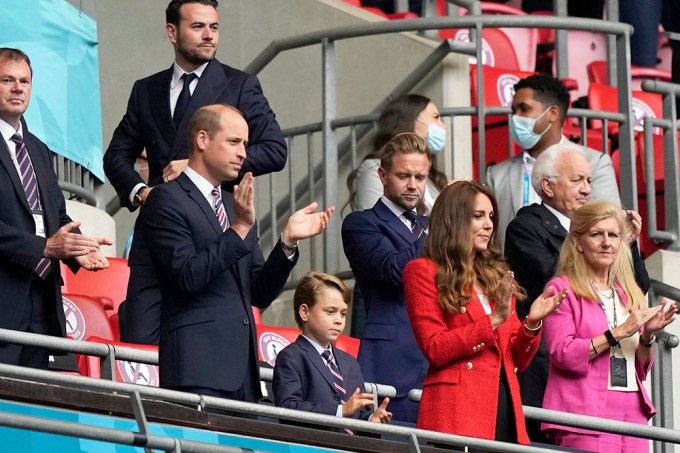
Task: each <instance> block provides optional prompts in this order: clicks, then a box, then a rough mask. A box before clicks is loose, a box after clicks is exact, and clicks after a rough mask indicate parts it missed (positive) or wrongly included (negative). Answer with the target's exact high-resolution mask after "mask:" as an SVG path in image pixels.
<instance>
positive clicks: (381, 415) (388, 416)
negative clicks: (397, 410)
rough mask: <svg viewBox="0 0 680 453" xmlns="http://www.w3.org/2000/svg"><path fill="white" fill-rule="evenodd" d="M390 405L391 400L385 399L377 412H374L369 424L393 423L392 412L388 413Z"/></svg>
mask: <svg viewBox="0 0 680 453" xmlns="http://www.w3.org/2000/svg"><path fill="white" fill-rule="evenodd" d="M389 403H390V399H389V398H385V399H384V400H383V402H382V404H381V405H380V407H379V408H378V410H377V411H375V412H373V415H371V418H369V419H368V421H369V422H373V423H389V422H391V421H392V412H388V411H387V405H388V404H389Z"/></svg>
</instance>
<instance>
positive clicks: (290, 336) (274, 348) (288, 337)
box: [255, 324, 300, 366]
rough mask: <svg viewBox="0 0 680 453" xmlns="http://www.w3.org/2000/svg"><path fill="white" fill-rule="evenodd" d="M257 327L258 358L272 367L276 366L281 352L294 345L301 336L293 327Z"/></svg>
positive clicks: (259, 325)
mask: <svg viewBox="0 0 680 453" xmlns="http://www.w3.org/2000/svg"><path fill="white" fill-rule="evenodd" d="M255 327H256V329H257V351H258V358H259V360H260V361H262V362H267V363H268V364H269V365H271V366H274V363H275V362H276V356H277V355H278V354H279V352H281V350H282V349H283V348H285V347H286V346H288V345H289V344H291V343H293V342H294V341H295V339H296V338H297V337H298V335H300V330H299V329H294V328H291V327H274V326H263V325H262V324H258V325H256V326H255Z"/></svg>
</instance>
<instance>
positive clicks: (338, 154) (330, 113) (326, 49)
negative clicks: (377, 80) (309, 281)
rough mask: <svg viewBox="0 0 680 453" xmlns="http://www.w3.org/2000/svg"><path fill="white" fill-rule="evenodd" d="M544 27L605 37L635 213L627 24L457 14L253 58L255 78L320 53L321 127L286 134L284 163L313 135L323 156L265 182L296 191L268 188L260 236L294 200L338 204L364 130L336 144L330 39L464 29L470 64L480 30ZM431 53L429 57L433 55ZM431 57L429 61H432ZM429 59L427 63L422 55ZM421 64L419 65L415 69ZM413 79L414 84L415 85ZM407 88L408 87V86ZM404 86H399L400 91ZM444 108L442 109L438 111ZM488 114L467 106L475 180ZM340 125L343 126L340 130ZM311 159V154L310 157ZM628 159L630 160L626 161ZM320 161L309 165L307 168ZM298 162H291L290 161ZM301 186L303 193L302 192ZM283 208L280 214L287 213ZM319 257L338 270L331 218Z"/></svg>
mask: <svg viewBox="0 0 680 453" xmlns="http://www.w3.org/2000/svg"><path fill="white" fill-rule="evenodd" d="M501 27H507V28H513V27H515V28H517V27H519V28H527V27H528V28H548V29H555V30H567V29H569V30H587V31H591V32H597V33H603V34H606V35H608V36H610V37H611V38H612V41H613V43H614V48H615V50H616V51H615V53H614V54H615V58H616V59H617V60H618V61H619V62H623V63H624V64H620V65H618V70H617V78H616V80H617V85H618V87H619V90H618V105H619V108H620V111H619V113H620V116H619V117H618V119H619V122H620V127H619V145H620V150H621V152H622V156H625V158H622V159H621V169H620V174H621V180H622V181H625V182H626V184H623V183H622V187H621V195H622V200H623V203H624V205H625V206H626V207H629V208H632V209H635V208H636V207H637V196H636V195H637V188H636V186H635V181H636V180H635V167H634V165H633V160H632V149H633V148H632V145H633V129H632V126H631V123H630V118H631V111H630V105H631V91H630V80H631V79H630V61H629V60H630V51H629V35H630V33H631V27H630V26H629V25H626V24H619V23H612V22H605V21H600V20H593V19H578V20H575V19H571V18H565V17H540V16H501V15H497V16H461V17H430V18H421V19H407V20H398V21H385V22H375V23H370V24H362V25H353V26H347V27H340V28H335V29H331V30H324V31H319V32H313V33H307V34H303V35H300V36H295V37H290V38H283V39H277V40H275V41H273V42H272V43H271V44H269V46H267V47H266V48H265V50H264V51H263V52H262V53H261V54H260V55H258V56H257V57H256V58H255V59H254V60H253V61H252V62H251V63H250V64H249V65H248V66H247V67H246V71H247V72H251V73H254V74H257V73H259V72H260V71H262V70H263V69H264V68H265V67H266V66H267V65H268V64H269V63H270V62H271V61H272V60H273V59H274V58H276V57H277V56H278V55H279V54H280V53H282V52H284V51H288V50H292V49H299V48H302V47H308V46H315V45H320V46H321V52H322V56H323V58H322V64H321V68H320V70H321V74H322V92H323V99H322V121H321V122H320V123H313V124H308V125H305V126H300V127H298V128H294V129H291V130H288V131H286V132H287V139H288V141H289V144H291V149H290V155H291V159H293V158H294V157H293V156H296V150H295V149H293V148H292V144H293V143H296V142H297V141H298V140H297V139H298V138H302V140H301V141H304V142H305V143H307V147H308V153H313V151H312V144H313V143H314V138H315V137H314V134H315V133H318V134H319V135H320V138H319V139H320V141H321V144H322V146H321V148H322V154H321V156H318V155H317V157H316V158H311V157H310V158H308V162H309V175H308V180H305V181H301V182H299V183H298V182H297V181H295V180H294V177H293V173H292V169H291V167H292V165H291V166H289V168H288V172H287V173H286V172H284V173H283V174H278V175H273V176H271V177H270V181H271V183H270V187H281V186H283V185H288V186H289V187H295V192H294V194H293V193H292V192H291V193H287V194H286V195H285V196H281V194H280V193H278V192H277V191H276V190H271V193H272V195H274V197H273V198H272V199H271V200H270V206H269V208H268V209H264V210H263V209H261V208H260V207H258V211H259V212H268V213H267V214H266V215H265V216H264V217H265V219H263V222H262V223H261V224H260V225H261V227H262V228H263V230H262V234H263V235H264V234H268V236H271V237H272V238H273V237H275V232H272V231H271V230H267V227H271V225H276V222H277V220H278V215H277V214H278V213H282V212H286V213H289V212H292V211H294V210H295V209H296V207H295V206H294V205H293V204H292V203H293V202H295V201H299V200H301V199H304V198H306V197H305V196H308V197H310V199H311V195H312V194H313V195H316V197H315V198H316V199H319V201H320V202H321V204H322V205H323V206H341V205H342V200H340V199H339V197H338V192H339V191H338V188H339V187H340V186H339V179H338V172H339V170H338V167H339V166H340V165H342V164H343V163H344V162H347V161H348V160H350V158H352V156H354V158H352V161H353V162H356V157H355V156H356V154H355V153H356V146H355V145H354V146H353V144H356V142H358V141H359V140H361V138H363V135H364V134H365V132H364V131H366V130H367V129H361V130H360V129H354V130H353V129H352V128H350V130H349V131H348V132H347V133H346V135H345V137H346V138H345V140H344V141H343V142H339V132H340V129H341V128H342V127H343V126H344V125H345V124H352V123H354V120H353V119H352V118H345V119H344V120H339V119H338V118H337V109H336V104H337V92H336V84H335V80H336V78H337V68H336V65H335V48H334V43H335V42H336V41H340V40H345V39H352V38H360V37H367V36H375V35H381V34H390V33H401V32H408V31H424V30H441V29H452V28H469V29H471V40H472V43H471V44H473V45H474V55H475V56H476V58H477V61H482V46H481V40H480V39H478V37H479V36H481V32H482V29H483V28H501ZM448 46H449V49H450V50H449V52H456V53H463V54H470V51H471V49H470V48H469V47H459V46H458V45H457V44H455V43H453V44H448ZM442 49H443V48H442V46H441V45H440V47H438V48H437V49H435V52H437V51H442ZM435 52H433V55H434V53H435ZM433 55H431V57H432V59H436V58H435V57H434V56H433ZM428 58H429V57H428ZM421 66H424V65H421ZM482 69H483V68H482V66H481V65H477V74H476V77H477V81H478V84H477V86H478V93H477V98H478V99H480V100H482V99H484V83H483V72H482ZM418 80H420V79H417V80H415V82H417V81H418ZM411 86H415V83H412V84H411ZM402 88H403V87H402ZM392 95H393V93H391V94H390V95H389V96H387V97H386V98H385V100H384V101H383V102H382V103H380V106H379V107H380V108H376V109H374V111H373V112H372V114H377V113H378V112H379V111H380V110H382V108H381V107H382V106H384V103H385V102H387V101H389V100H391V99H392ZM443 110H447V109H446V106H444V109H443ZM491 111H493V110H492V109H491V108H488V107H486V106H484V105H483V102H479V107H476V108H474V110H473V111H472V112H473V114H476V115H477V118H478V137H479V147H478V148H479V156H478V162H479V168H478V170H479V175H480V178H481V179H483V178H484V174H485V170H486V168H485V164H486V151H485V145H486V144H485V142H484V136H485V124H484V120H483V119H484V118H485V117H486V116H488V115H489V114H490V112H491ZM341 124H342V125H343V126H341ZM310 155H313V154H310ZM629 157H631V158H629ZM318 161H320V162H321V163H320V164H318V165H316V164H314V163H313V162H318ZM296 163H297V161H296ZM279 178H284V180H285V181H286V182H285V183H283V184H277V183H276V181H277V180H279ZM316 186H321V193H318V191H317V190H316V189H317V187H316ZM305 188H307V189H305ZM286 206H287V209H286ZM323 241H324V244H323V251H322V258H321V261H322V266H318V265H316V263H315V266H314V268H316V269H318V268H320V267H321V268H323V269H324V270H325V271H326V272H330V273H334V272H337V271H338V270H340V269H339V268H340V253H341V252H340V243H341V242H340V217H339V216H334V218H333V219H332V221H331V223H330V225H329V227H328V229H327V231H326V232H325V233H324V235H323Z"/></svg>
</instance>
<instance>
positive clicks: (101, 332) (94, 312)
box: [62, 294, 115, 340]
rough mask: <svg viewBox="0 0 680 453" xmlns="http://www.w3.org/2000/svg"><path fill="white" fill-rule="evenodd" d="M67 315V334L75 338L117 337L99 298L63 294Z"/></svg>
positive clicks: (110, 338)
mask: <svg viewBox="0 0 680 453" xmlns="http://www.w3.org/2000/svg"><path fill="white" fill-rule="evenodd" d="M62 302H63V305H64V315H65V316H66V336H67V337H68V338H73V339H74V340H85V339H86V338H87V337H91V336H97V337H102V338H106V339H109V340H113V339H114V338H115V335H114V332H113V328H112V327H111V323H110V322H109V317H108V315H107V314H106V311H104V307H102V304H101V303H100V302H99V300H98V299H97V298H94V297H89V296H83V295H80V294H62Z"/></svg>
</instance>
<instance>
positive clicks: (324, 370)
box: [295, 335, 342, 393]
mask: <svg viewBox="0 0 680 453" xmlns="http://www.w3.org/2000/svg"><path fill="white" fill-rule="evenodd" d="M295 342H296V343H297V344H298V346H300V349H302V350H303V351H305V354H306V355H307V360H309V361H310V362H311V363H312V365H314V368H316V369H317V371H318V372H319V373H320V374H321V376H323V378H324V379H325V380H326V382H327V383H328V385H329V386H330V387H331V389H333V391H334V392H335V393H338V390H337V389H336V388H335V385H333V376H332V375H331V372H330V370H329V369H328V367H327V366H326V364H325V363H324V361H323V358H321V354H319V353H318V352H317V350H316V348H314V346H312V345H311V344H310V343H309V341H307V339H305V338H304V337H303V336H302V335H300V336H299V337H297V340H295ZM336 360H337V358H336ZM341 371H342V370H341Z"/></svg>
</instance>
